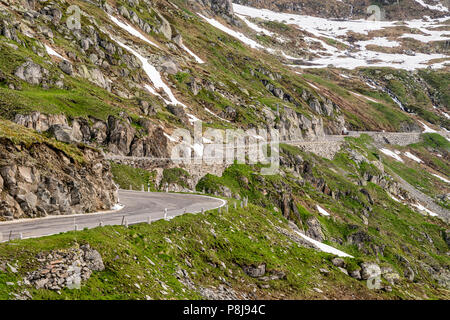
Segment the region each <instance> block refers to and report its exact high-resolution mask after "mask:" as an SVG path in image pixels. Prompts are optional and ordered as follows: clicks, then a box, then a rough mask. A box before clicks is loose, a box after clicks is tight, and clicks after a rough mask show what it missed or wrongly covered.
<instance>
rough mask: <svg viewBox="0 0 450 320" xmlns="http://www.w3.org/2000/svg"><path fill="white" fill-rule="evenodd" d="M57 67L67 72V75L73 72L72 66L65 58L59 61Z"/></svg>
mask: <svg viewBox="0 0 450 320" xmlns="http://www.w3.org/2000/svg"><path fill="white" fill-rule="evenodd" d="M59 68H60V69H61V70H62V71H63V72H64V73H65V74H68V75H69V76H71V75H72V74H73V67H72V64H71V63H70V62H69V61H67V60H63V61H61V62H60V63H59Z"/></svg>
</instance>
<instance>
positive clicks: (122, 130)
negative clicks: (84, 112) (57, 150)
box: [14, 101, 188, 158]
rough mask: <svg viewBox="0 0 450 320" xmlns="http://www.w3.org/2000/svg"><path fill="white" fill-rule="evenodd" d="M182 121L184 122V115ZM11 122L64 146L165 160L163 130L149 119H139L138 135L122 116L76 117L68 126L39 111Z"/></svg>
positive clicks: (60, 118) (166, 146) (166, 144)
mask: <svg viewBox="0 0 450 320" xmlns="http://www.w3.org/2000/svg"><path fill="white" fill-rule="evenodd" d="M143 102H144V104H143V105H145V106H146V108H148V109H150V106H149V105H148V103H145V101H143ZM175 108H177V107H175ZM176 110H178V109H176ZM181 110H182V108H181ZM182 112H184V111H183V110H182ZM185 120H186V123H187V122H188V120H187V117H186V116H185ZM14 121H15V122H16V123H17V124H20V125H23V126H25V127H27V128H30V129H33V130H36V131H38V132H48V133H49V134H51V135H52V136H53V137H55V139H56V140H58V141H62V142H65V143H78V142H83V143H86V144H90V145H92V146H95V147H98V146H105V147H107V148H108V150H109V152H111V153H112V154H115V155H120V156H133V157H148V158H155V157H162V158H168V157H169V150H168V141H167V137H166V136H165V135H164V131H163V129H162V128H161V127H160V126H157V125H155V124H153V123H152V122H150V121H149V120H144V119H141V120H139V125H140V126H142V127H143V129H142V132H138V131H137V130H136V129H135V128H134V127H133V125H132V120H131V119H130V118H129V117H128V115H126V114H125V113H123V114H122V115H121V117H115V116H109V117H108V120H107V121H106V122H105V121H102V120H98V119H94V118H90V119H84V118H77V119H74V120H72V123H71V125H69V122H68V121H67V118H66V117H65V116H64V115H62V114H60V115H45V114H42V113H40V112H33V113H31V114H28V115H22V114H17V115H16V116H15V118H14Z"/></svg>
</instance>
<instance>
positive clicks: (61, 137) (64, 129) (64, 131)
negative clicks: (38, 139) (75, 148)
mask: <svg viewBox="0 0 450 320" xmlns="http://www.w3.org/2000/svg"><path fill="white" fill-rule="evenodd" d="M47 131H48V132H49V133H50V134H52V135H53V136H54V137H55V139H56V140H58V141H61V142H65V143H72V142H79V140H77V139H75V137H74V136H73V134H72V128H71V127H69V126H67V125H60V124H55V125H52V126H51V127H50V128H49V129H48V130H47Z"/></svg>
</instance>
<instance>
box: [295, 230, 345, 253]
mask: <svg viewBox="0 0 450 320" xmlns="http://www.w3.org/2000/svg"><path fill="white" fill-rule="evenodd" d="M294 232H295V233H296V234H298V235H299V236H300V237H302V238H303V239H305V240H306V241H308V242H310V243H312V244H313V245H315V246H316V247H317V248H319V249H320V251H323V252H327V253H331V254H334V255H336V256H339V257H349V258H353V256H351V255H349V254H347V253H345V252H343V251H341V250H338V249H336V248H333V247H332V246H329V245H327V244H324V243H322V242H319V241H317V240H314V239H312V238H310V237H308V236H306V235H304V234H303V233H301V232H298V231H296V230H294Z"/></svg>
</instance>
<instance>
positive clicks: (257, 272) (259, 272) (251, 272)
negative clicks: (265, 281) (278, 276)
mask: <svg viewBox="0 0 450 320" xmlns="http://www.w3.org/2000/svg"><path fill="white" fill-rule="evenodd" d="M242 269H243V270H244V272H245V273H246V274H247V275H248V276H250V277H252V278H259V277H262V276H264V274H265V273H266V265H265V264H260V265H258V266H244V267H243V268H242Z"/></svg>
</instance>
